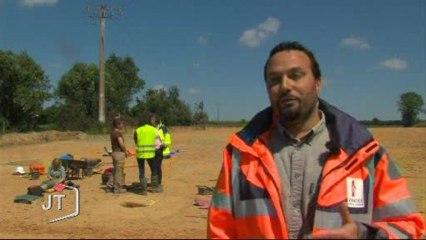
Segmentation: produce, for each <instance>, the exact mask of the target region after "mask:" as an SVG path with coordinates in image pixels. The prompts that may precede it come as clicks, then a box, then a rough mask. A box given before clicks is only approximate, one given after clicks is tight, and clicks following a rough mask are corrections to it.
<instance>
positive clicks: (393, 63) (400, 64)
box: [379, 58, 408, 71]
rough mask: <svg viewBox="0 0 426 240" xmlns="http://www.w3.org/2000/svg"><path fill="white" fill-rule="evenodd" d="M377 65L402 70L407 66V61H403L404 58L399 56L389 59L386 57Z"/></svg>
mask: <svg viewBox="0 0 426 240" xmlns="http://www.w3.org/2000/svg"><path fill="white" fill-rule="evenodd" d="M379 65H380V66H381V67H384V68H388V69H391V70H397V71H400V70H404V69H406V68H407V67H408V63H407V61H405V60H404V59H400V58H390V59H386V60H384V61H381V62H380V63H379Z"/></svg>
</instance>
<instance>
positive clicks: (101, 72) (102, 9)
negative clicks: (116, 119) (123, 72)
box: [98, 5, 107, 123]
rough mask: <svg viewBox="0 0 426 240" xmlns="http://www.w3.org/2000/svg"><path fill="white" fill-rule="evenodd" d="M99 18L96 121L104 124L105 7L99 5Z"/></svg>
mask: <svg viewBox="0 0 426 240" xmlns="http://www.w3.org/2000/svg"><path fill="white" fill-rule="evenodd" d="M99 10H100V18H101V49H100V59H99V115H98V121H99V122H100V123H104V122H105V55H104V51H105V19H106V16H107V15H106V11H107V5H101V7H100V9H99Z"/></svg>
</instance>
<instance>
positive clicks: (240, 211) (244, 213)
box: [232, 148, 277, 217]
mask: <svg viewBox="0 0 426 240" xmlns="http://www.w3.org/2000/svg"><path fill="white" fill-rule="evenodd" d="M240 162H241V153H240V152H239V151H238V150H237V149H235V148H234V149H233V151H232V201H233V206H234V209H233V213H234V215H235V216H236V217H248V216H261V215H266V216H276V215H277V212H276V210H275V208H274V206H273V204H272V201H271V199H269V198H256V199H248V200H241V196H240V178H241V177H245V176H244V174H242V173H241V171H240Z"/></svg>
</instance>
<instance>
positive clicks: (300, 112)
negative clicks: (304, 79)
mask: <svg viewBox="0 0 426 240" xmlns="http://www.w3.org/2000/svg"><path fill="white" fill-rule="evenodd" d="M306 104H308V105H307V106H306ZM316 107H317V106H316V103H312V104H309V103H306V102H305V103H303V102H300V104H299V106H298V107H297V108H296V109H280V110H279V113H280V123H281V125H282V126H291V125H294V124H296V123H300V122H304V121H307V120H308V119H309V117H310V116H311V115H312V113H313V112H314V111H315V108H316Z"/></svg>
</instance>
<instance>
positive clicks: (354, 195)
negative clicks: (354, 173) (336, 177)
mask: <svg viewBox="0 0 426 240" xmlns="http://www.w3.org/2000/svg"><path fill="white" fill-rule="evenodd" d="M346 190H347V194H348V196H347V199H348V207H350V208H363V207H364V182H363V181H362V178H351V177H348V178H346Z"/></svg>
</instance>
